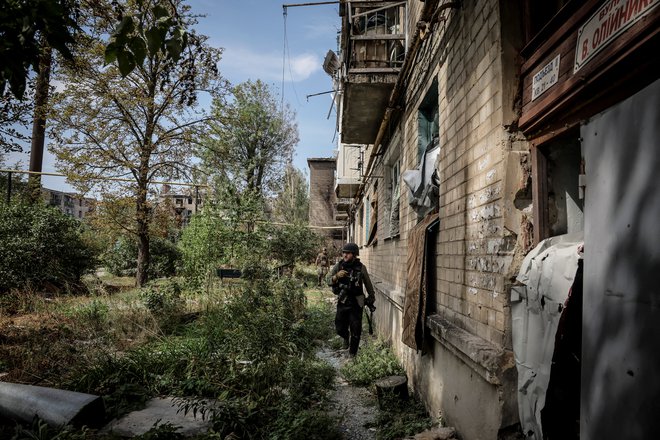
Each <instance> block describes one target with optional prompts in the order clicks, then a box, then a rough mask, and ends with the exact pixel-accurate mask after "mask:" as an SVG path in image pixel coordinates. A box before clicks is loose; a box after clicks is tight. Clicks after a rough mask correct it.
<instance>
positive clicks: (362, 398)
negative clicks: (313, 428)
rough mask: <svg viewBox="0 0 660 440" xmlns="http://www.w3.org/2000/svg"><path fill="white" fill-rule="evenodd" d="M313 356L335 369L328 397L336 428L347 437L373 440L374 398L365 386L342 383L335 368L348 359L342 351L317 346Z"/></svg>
mask: <svg viewBox="0 0 660 440" xmlns="http://www.w3.org/2000/svg"><path fill="white" fill-rule="evenodd" d="M316 355H317V356H318V357H319V358H320V359H323V360H324V361H326V362H328V363H329V364H330V365H332V366H333V367H334V368H335V369H336V370H337V376H336V379H335V390H334V392H333V394H332V397H331V406H332V415H335V416H337V417H338V418H339V420H340V426H339V428H340V430H341V432H342V433H343V434H344V438H345V439H347V440H375V439H376V428H370V426H374V425H375V424H376V416H377V415H378V407H377V403H376V398H375V397H374V395H373V394H372V393H371V392H369V390H368V389H366V388H362V387H355V386H352V385H350V384H349V383H348V382H346V381H345V380H344V379H343V378H342V377H341V375H340V374H339V369H340V368H341V367H342V365H344V364H345V363H346V362H348V355H347V353H346V350H331V349H329V348H327V347H324V348H322V349H320V350H319V351H318V352H317V353H316Z"/></svg>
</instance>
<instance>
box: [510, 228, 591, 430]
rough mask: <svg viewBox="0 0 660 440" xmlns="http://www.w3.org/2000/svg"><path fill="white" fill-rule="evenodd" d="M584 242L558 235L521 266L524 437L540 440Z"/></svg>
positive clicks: (518, 319)
mask: <svg viewBox="0 0 660 440" xmlns="http://www.w3.org/2000/svg"><path fill="white" fill-rule="evenodd" d="M582 247H583V236H582V233H579V234H569V235H560V236H557V237H552V238H548V239H546V240H544V241H542V242H541V243H539V244H538V246H536V248H534V250H532V251H531V252H530V253H529V254H528V255H527V256H526V257H525V259H524V260H523V263H522V267H521V268H520V272H519V273H518V277H517V280H518V281H519V282H520V283H522V284H523V285H524V286H517V287H514V289H513V290H512V294H511V314H512V318H513V324H512V325H513V329H512V330H513V331H512V338H513V352H514V355H515V359H516V367H517V369H518V411H519V415H520V423H521V425H522V428H523V432H524V433H525V434H526V436H527V438H529V439H536V440H542V439H543V434H542V433H543V431H542V426H541V410H542V409H543V407H544V406H545V395H546V392H547V390H548V384H549V383H550V371H551V368H552V356H553V353H554V348H555V337H556V335H557V328H558V326H559V319H560V318H561V315H562V312H563V310H564V308H565V306H566V302H567V300H568V296H569V292H570V290H571V287H572V286H573V282H574V280H575V275H576V272H577V269H578V261H579V260H580V259H581V258H582V254H581V252H582Z"/></svg>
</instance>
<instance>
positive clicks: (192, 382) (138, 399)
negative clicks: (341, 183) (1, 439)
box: [0, 278, 338, 439]
mask: <svg viewBox="0 0 660 440" xmlns="http://www.w3.org/2000/svg"><path fill="white" fill-rule="evenodd" d="M332 313H333V311H332V307H331V306H330V305H328V304H327V303H326V302H323V301H318V302H312V301H308V299H307V298H306V296H305V295H304V293H303V291H302V289H301V287H300V282H299V281H297V280H294V279H290V278H284V279H281V280H277V281H265V280H262V281H258V282H246V283H244V284H243V285H236V286H232V287H231V288H230V289H225V290H223V291H216V292H212V293H211V294H209V295H205V296H201V295H198V294H195V293H193V292H189V291H186V289H185V286H181V285H179V284H177V283H173V282H167V281H160V282H158V283H155V284H152V285H150V286H148V287H147V288H145V289H137V290H132V291H126V292H122V293H121V294H117V295H98V296H92V297H88V298H86V299H77V300H75V301H73V300H72V301H70V302H67V303H65V304H64V303H63V304H60V305H59V306H58V307H57V312H56V313H55V312H51V313H50V314H49V315H48V319H47V320H43V319H41V318H36V317H35V320H37V319H38V320H39V322H32V323H30V325H26V326H21V328H14V327H10V326H9V327H5V328H2V327H0V336H1V337H3V341H4V340H6V341H7V342H9V344H8V345H7V344H3V347H2V348H1V349H0V354H2V356H0V358H2V359H3V362H4V363H3V365H2V368H3V369H7V370H10V372H11V373H10V374H11V375H12V376H11V377H10V379H12V380H16V381H21V382H28V383H34V382H39V383H40V384H41V385H46V386H56V387H62V388H66V389H71V390H77V391H82V392H88V393H93V394H99V395H102V396H103V398H104V400H105V404H106V409H107V416H108V417H116V416H119V415H121V414H124V413H126V412H128V411H130V410H133V409H136V408H138V407H141V406H142V405H143V404H144V402H145V401H146V400H147V399H149V398H151V397H153V396H156V395H170V396H175V397H179V398H181V404H182V406H184V407H185V409H188V410H194V411H198V412H205V413H206V414H207V415H208V416H210V417H211V418H212V420H213V422H214V432H213V433H212V434H210V435H212V436H213V435H215V436H216V438H225V437H226V436H228V435H231V434H232V433H233V435H234V436H235V437H236V438H246V439H250V438H266V437H267V438H280V439H297V438H300V439H303V438H310V435H311V436H312V438H320V439H323V438H338V433H337V432H336V428H335V427H336V426H337V424H336V421H334V420H333V419H332V418H331V417H330V416H328V415H327V413H326V411H325V404H326V397H327V395H328V392H329V391H330V390H331V388H332V386H333V383H334V375H335V371H334V369H333V368H332V367H331V366H329V365H328V364H326V363H324V362H322V361H319V360H318V359H317V358H316V357H315V355H314V352H315V344H317V343H319V341H324V340H327V339H328V338H329V337H330V335H331V334H332ZM191 316H192V318H190V317H191ZM10 330H11V331H10ZM12 332H13V333H12ZM44 338H46V339H47V340H48V341H49V344H44V343H43V340H44ZM7 347H10V348H11V350H9V351H8V350H7ZM5 355H7V356H5ZM213 401H218V402H220V404H211V403H210V402H213ZM40 429H41V430H42V431H43V428H40V427H39V426H35V427H33V428H32V429H31V432H32V433H34V432H35V430H37V431H39V430H40ZM170 434H171V433H168V432H167V429H166V428H161V430H160V431H157V432H155V434H154V435H155V436H154V437H149V438H175V437H167V436H166V435H170ZM26 435H27V434H26ZM53 435H58V437H57V438H92V437H90V436H91V435H92V434H91V433H89V432H87V433H84V435H83V434H82V433H80V432H75V433H74V432H63V433H59V434H53ZM75 435H82V437H75ZM94 435H96V434H94ZM72 436H73V437H72ZM28 437H29V436H28ZM28 437H25V438H28ZM21 438H22V437H21ZM37 438H40V437H37ZM47 438H53V437H47ZM145 438H146V437H145Z"/></svg>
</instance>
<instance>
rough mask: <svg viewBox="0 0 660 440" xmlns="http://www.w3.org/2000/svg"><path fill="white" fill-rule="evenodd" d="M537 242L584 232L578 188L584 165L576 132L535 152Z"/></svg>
mask: <svg viewBox="0 0 660 440" xmlns="http://www.w3.org/2000/svg"><path fill="white" fill-rule="evenodd" d="M535 156H536V159H535V174H536V179H538V182H539V183H538V184H537V185H536V190H535V194H534V205H535V208H536V209H535V213H534V218H535V228H536V229H537V230H536V234H535V238H536V241H537V242H538V241H541V240H543V239H545V238H548V237H554V236H557V235H563V234H569V233H573V232H580V231H583V230H584V200H583V190H584V189H583V188H582V187H581V186H580V185H581V180H582V177H581V176H582V175H583V174H584V162H583V160H582V152H581V148H580V140H579V133H578V132H577V131H571V132H569V133H567V134H566V135H564V136H561V137H559V138H556V139H553V140H551V141H549V142H547V143H545V144H544V145H542V146H540V147H536V151H535Z"/></svg>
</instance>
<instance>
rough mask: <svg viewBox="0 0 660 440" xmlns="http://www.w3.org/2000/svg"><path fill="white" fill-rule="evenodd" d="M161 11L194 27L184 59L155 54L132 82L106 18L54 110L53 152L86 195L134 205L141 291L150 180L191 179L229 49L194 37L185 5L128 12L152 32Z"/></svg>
mask: <svg viewBox="0 0 660 440" xmlns="http://www.w3.org/2000/svg"><path fill="white" fill-rule="evenodd" d="M154 5H158V6H159V7H160V8H165V9H167V10H168V11H169V15H170V16H173V15H177V16H178V17H180V20H181V21H180V23H181V25H182V26H184V27H185V29H186V32H187V35H188V38H187V42H186V43H187V44H186V46H185V51H184V52H183V53H182V54H181V57H180V59H179V61H175V60H174V58H172V57H171V56H170V55H169V52H167V51H164V50H161V49H162V48H161V49H159V50H156V51H154V52H152V51H147V53H146V54H145V55H144V62H143V63H142V64H138V63H136V65H135V68H134V70H132V71H131V72H130V73H129V74H127V75H126V76H123V75H122V71H123V72H124V73H125V71H124V69H123V68H122V69H121V71H120V69H119V68H118V67H117V66H115V65H114V64H112V65H109V66H104V63H105V61H107V60H108V59H107V50H106V46H107V45H108V44H109V43H108V40H107V38H108V37H107V36H108V35H109V34H110V33H111V32H112V31H113V29H112V23H111V22H110V21H108V20H106V19H103V18H100V19H98V20H96V21H93V22H92V23H91V24H90V27H89V34H87V35H84V36H82V38H81V41H80V44H79V48H78V51H77V52H76V53H75V54H74V63H71V64H68V65H66V66H65V68H64V69H63V73H62V75H61V79H62V82H63V83H64V84H66V89H65V91H64V92H61V93H58V94H55V95H54V97H53V101H54V104H53V112H52V118H53V121H54V126H53V128H52V135H53V137H54V139H55V140H56V142H55V145H54V146H53V147H52V151H53V152H54V153H55V154H56V156H57V159H58V164H59V168H60V169H61V170H62V171H64V172H65V173H66V174H67V177H68V178H69V180H70V181H72V182H73V183H74V184H76V185H77V186H78V187H80V189H81V190H83V191H86V190H89V189H90V188H91V187H92V186H94V187H96V188H97V189H98V190H100V191H102V192H104V193H111V194H115V195H122V196H129V197H131V198H132V199H133V200H134V203H135V205H134V209H135V216H134V229H133V228H131V229H132V230H133V233H134V234H135V235H136V237H137V243H138V256H137V272H136V281H137V284H138V285H139V286H141V285H143V284H144V283H145V282H146V281H147V278H148V267H149V260H150V254H149V237H150V233H149V230H150V224H151V220H152V210H151V204H150V203H149V194H150V182H151V181H153V180H156V179H159V178H164V179H181V178H186V177H188V176H189V174H190V161H189V159H190V156H191V147H192V146H193V145H194V144H195V143H196V140H197V139H198V138H199V137H200V134H199V129H200V127H201V126H202V123H203V122H205V121H206V120H207V116H206V114H205V113H204V111H203V109H201V108H200V106H199V105H198V102H197V97H198V94H199V93H200V92H201V91H206V92H209V93H211V94H212V95H215V96H218V95H219V94H220V93H221V92H222V90H223V82H222V81H221V79H220V78H219V74H218V71H217V66H216V63H217V61H218V60H219V58H220V55H221V51H220V50H219V49H214V48H212V47H210V46H209V45H208V44H207V42H206V40H207V38H206V37H204V36H201V35H197V34H196V33H195V32H194V30H193V26H194V24H195V20H194V18H193V17H191V16H190V14H189V8H188V7H187V6H185V5H184V4H183V2H182V0H171V1H167V0H154V1H150V2H145V1H137V0H136V1H134V2H133V1H131V2H127V3H126V4H125V13H126V14H130V15H132V16H135V17H141V19H142V20H144V21H143V22H142V23H140V26H141V27H142V28H146V29H152V28H153V26H154V25H155V24H156V23H158V22H159V20H161V19H162V18H163V17H162V16H161V15H159V12H158V11H160V10H161V9H159V8H155V7H154ZM119 57H120V55H119V54H117V59H119ZM99 177H120V178H126V179H129V180H130V183H128V184H126V185H118V184H111V183H109V182H108V181H99V180H95V179H98V178H99Z"/></svg>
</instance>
